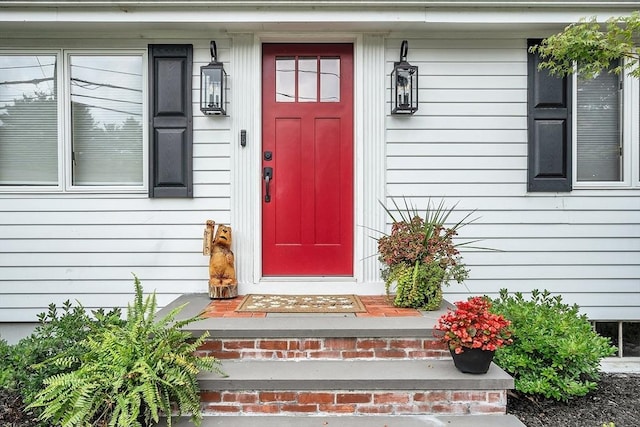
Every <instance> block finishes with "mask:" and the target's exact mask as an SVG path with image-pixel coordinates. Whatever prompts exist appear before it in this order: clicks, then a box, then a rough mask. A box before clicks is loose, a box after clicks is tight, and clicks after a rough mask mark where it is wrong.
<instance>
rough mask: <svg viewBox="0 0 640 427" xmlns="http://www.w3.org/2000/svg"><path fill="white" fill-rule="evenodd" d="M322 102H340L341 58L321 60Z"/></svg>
mask: <svg viewBox="0 0 640 427" xmlns="http://www.w3.org/2000/svg"><path fill="white" fill-rule="evenodd" d="M320 102H340V58H321V59H320Z"/></svg>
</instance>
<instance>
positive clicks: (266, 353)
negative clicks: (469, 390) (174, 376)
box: [165, 294, 449, 360]
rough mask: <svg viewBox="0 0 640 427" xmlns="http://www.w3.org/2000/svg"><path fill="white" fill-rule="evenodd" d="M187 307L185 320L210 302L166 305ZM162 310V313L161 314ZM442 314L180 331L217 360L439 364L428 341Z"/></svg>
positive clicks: (300, 317)
mask: <svg viewBox="0 0 640 427" xmlns="http://www.w3.org/2000/svg"><path fill="white" fill-rule="evenodd" d="M184 302H187V303H189V304H188V305H187V307H186V309H185V310H184V314H183V315H185V316H187V315H194V314H197V313H198V312H200V311H202V309H203V307H206V304H208V303H209V302H210V300H209V299H208V297H206V296H202V295H198V294H195V295H187V296H183V297H181V298H180V299H178V300H177V301H176V302H174V303H172V305H171V307H172V306H174V305H179V304H181V303H184ZM165 310H166V309H165ZM445 311H446V308H444V307H443V308H442V309H441V310H438V311H431V312H422V313H421V314H422V315H421V316H419V317H353V315H349V314H345V315H337V314H332V315H323V314H307V315H305V314H276V313H272V314H269V315H268V316H267V317H260V318H252V317H249V318H242V317H217V318H207V319H204V320H202V321H199V322H196V323H193V324H190V325H188V326H187V327H185V330H188V331H190V332H191V333H192V334H194V335H195V336H199V335H201V334H202V333H204V332H205V331H207V332H208V334H209V338H208V339H207V341H206V343H205V344H204V345H203V346H202V347H201V349H200V350H201V352H202V353H203V354H207V355H212V356H215V357H217V358H219V359H436V360H437V359H442V358H446V357H448V355H449V354H448V351H447V350H446V348H445V346H443V345H442V344H441V343H439V341H438V340H437V339H436V338H434V335H433V333H434V330H433V326H434V325H435V324H436V321H437V318H438V317H439V316H440V315H441V314H442V313H444V312H445Z"/></svg>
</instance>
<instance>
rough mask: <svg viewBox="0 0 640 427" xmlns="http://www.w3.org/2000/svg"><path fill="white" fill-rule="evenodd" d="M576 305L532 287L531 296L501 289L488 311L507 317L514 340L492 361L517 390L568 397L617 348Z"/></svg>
mask: <svg viewBox="0 0 640 427" xmlns="http://www.w3.org/2000/svg"><path fill="white" fill-rule="evenodd" d="M578 309H579V308H578V306H577V305H573V306H569V305H567V304H564V303H563V302H562V297H561V296H559V295H558V296H554V297H552V296H551V294H550V293H549V292H548V291H546V290H545V291H544V292H540V291H538V290H534V291H533V292H532V296H531V300H530V301H526V300H525V299H524V298H523V296H522V294H521V293H516V294H515V295H509V294H508V292H507V290H506V289H502V290H501V291H500V297H499V298H498V299H496V300H495V301H494V304H493V311H494V312H495V313H499V314H502V315H504V316H505V317H506V318H507V319H509V320H511V322H512V330H513V336H514V343H513V345H511V346H508V347H503V348H500V349H498V351H497V352H496V355H495V358H494V361H495V362H496V363H497V364H498V365H499V366H500V367H501V368H502V369H504V370H505V371H507V372H509V373H510V374H512V375H513V376H514V378H515V387H516V390H517V391H519V392H521V393H525V394H534V395H542V396H544V397H546V398H553V399H556V400H562V401H567V400H569V399H570V398H572V397H576V396H584V395H585V394H587V393H588V392H589V391H591V390H594V389H595V388H596V387H597V383H596V381H597V380H598V379H599V372H598V368H599V363H600V360H601V359H602V358H603V357H606V356H610V355H612V354H614V353H615V351H616V348H615V347H612V346H611V345H610V343H609V341H608V339H606V338H603V337H601V336H599V335H598V334H597V333H596V332H595V331H593V329H592V328H591V325H590V324H589V321H588V320H587V318H586V316H584V315H580V314H579V312H578Z"/></svg>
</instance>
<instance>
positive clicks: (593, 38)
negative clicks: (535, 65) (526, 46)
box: [530, 11, 640, 78]
mask: <svg viewBox="0 0 640 427" xmlns="http://www.w3.org/2000/svg"><path fill="white" fill-rule="evenodd" d="M639 39H640V12H638V11H636V12H633V13H632V14H631V15H629V16H623V17H617V18H616V17H614V18H610V19H608V20H607V22H606V23H604V24H601V23H599V22H598V20H597V18H596V17H592V18H590V19H589V20H587V19H581V20H580V21H579V22H577V23H574V24H571V25H569V26H568V27H566V28H565V29H564V30H563V31H562V32H560V33H558V34H554V35H552V36H550V37H548V38H546V39H544V40H543V41H542V43H540V44H539V45H536V46H532V47H531V48H530V51H531V53H537V54H539V55H540V57H541V59H542V61H541V63H540V69H542V70H548V71H549V72H550V73H551V74H553V75H557V76H560V77H562V76H566V75H568V74H572V73H574V72H575V71H576V64H577V65H578V68H579V70H580V76H581V77H584V78H592V77H594V76H596V75H597V74H599V73H601V72H602V71H603V70H608V69H609V67H610V66H611V64H612V63H615V61H616V60H618V59H620V60H621V61H620V62H619V65H617V66H615V67H613V68H612V69H611V71H612V72H614V73H616V74H620V73H621V72H623V71H627V72H628V74H629V75H630V76H632V77H636V78H638V77H640V67H639V66H638V65H639V62H640V55H639V53H638V51H637V50H636V43H635V42H636V41H637V40H639Z"/></svg>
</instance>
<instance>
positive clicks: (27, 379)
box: [0, 301, 121, 403]
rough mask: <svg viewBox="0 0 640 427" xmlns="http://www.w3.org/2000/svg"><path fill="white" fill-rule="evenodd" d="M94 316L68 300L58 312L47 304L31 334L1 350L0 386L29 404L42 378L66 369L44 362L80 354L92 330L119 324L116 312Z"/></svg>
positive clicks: (38, 389) (96, 312) (118, 313)
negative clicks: (81, 343) (66, 355)
mask: <svg viewBox="0 0 640 427" xmlns="http://www.w3.org/2000/svg"><path fill="white" fill-rule="evenodd" d="M93 314H94V315H95V319H94V318H91V317H90V316H89V315H88V314H87V312H86V310H85V309H84V308H83V307H82V305H80V304H78V305H75V306H74V305H72V304H71V303H70V302H69V301H65V302H64V303H63V305H62V310H61V311H59V310H58V307H57V306H56V305H55V304H49V310H48V311H47V312H45V313H40V314H39V315H38V326H36V328H35V329H34V331H33V333H32V334H31V335H29V336H28V337H26V338H23V339H21V340H20V341H19V342H18V343H17V344H15V345H13V346H7V347H5V348H4V349H0V353H3V354H2V360H3V361H4V362H5V363H3V368H2V370H1V371H0V384H1V385H2V386H3V387H5V388H9V389H14V390H18V391H19V392H20V394H21V395H22V398H23V401H24V402H25V403H30V402H31V401H32V400H33V398H34V396H35V395H36V394H37V393H38V392H39V391H41V390H42V389H43V387H44V383H43V381H44V379H45V378H47V377H50V376H52V375H55V374H58V373H61V372H65V371H66V370H68V368H66V367H61V366H57V365H55V364H51V363H44V362H45V361H47V360H49V359H50V358H52V357H55V356H57V355H59V354H61V353H62V352H64V353H65V354H69V355H80V354H81V353H82V351H83V350H82V348H80V346H79V345H78V343H79V342H81V341H82V340H83V339H85V338H86V337H87V336H88V335H89V333H90V331H91V330H93V328H94V327H96V326H98V325H102V324H105V323H120V322H121V320H120V310H119V309H114V310H112V311H110V312H108V313H106V314H105V312H104V310H98V311H95V312H94V313H93ZM0 347H2V346H0Z"/></svg>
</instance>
